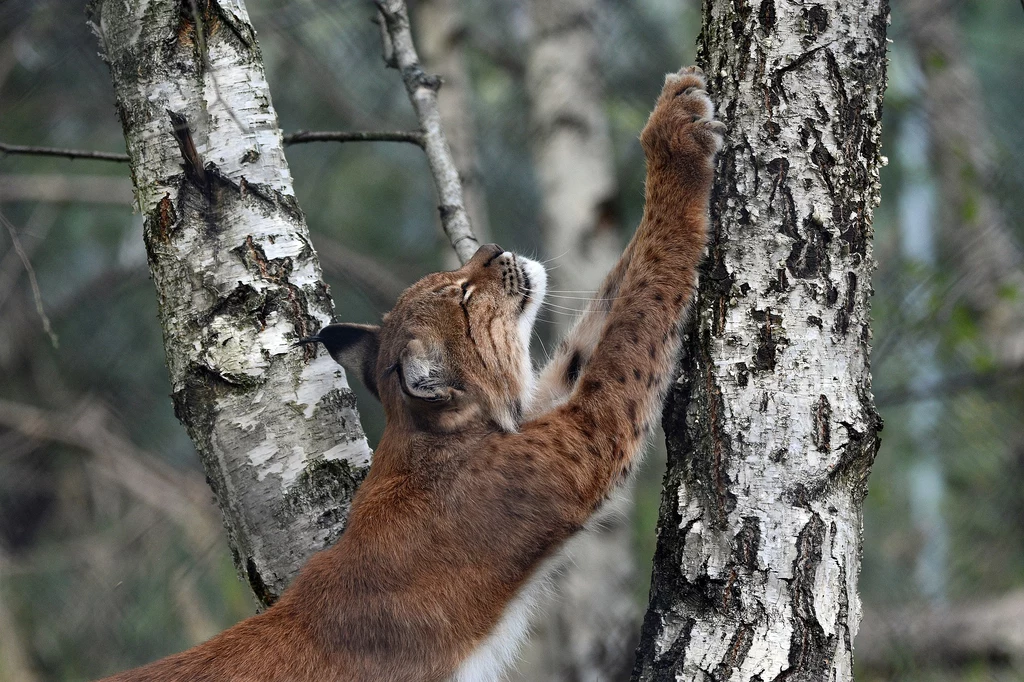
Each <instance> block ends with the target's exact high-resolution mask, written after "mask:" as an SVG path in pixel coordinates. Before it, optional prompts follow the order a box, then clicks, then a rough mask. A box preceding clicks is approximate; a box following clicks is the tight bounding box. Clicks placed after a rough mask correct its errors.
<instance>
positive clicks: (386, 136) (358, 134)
mask: <svg viewBox="0 0 1024 682" xmlns="http://www.w3.org/2000/svg"><path fill="white" fill-rule="evenodd" d="M307 142H410V143H412V144H414V145H416V146H418V147H424V148H425V144H424V139H423V133H421V132H419V131H416V130H394V131H392V130H379V131H378V130H348V131H336V130H323V131H306V130H300V131H298V132H295V133H288V134H287V135H285V136H284V143H285V145H293V144H305V143H307ZM0 154H10V155H12V156H15V155H19V156H56V157H60V158H65V159H72V160H74V159H87V160H91V161H113V162H115V163H128V161H129V159H128V155H127V154H119V153H117V152H98V151H93V150H90V149H63V148H60V147H39V146H35V145H23V144H8V143H6V142H0Z"/></svg>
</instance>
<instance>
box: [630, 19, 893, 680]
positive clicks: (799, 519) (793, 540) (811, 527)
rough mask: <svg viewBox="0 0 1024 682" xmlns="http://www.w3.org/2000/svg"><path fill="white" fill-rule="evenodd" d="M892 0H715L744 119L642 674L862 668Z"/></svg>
mask: <svg viewBox="0 0 1024 682" xmlns="http://www.w3.org/2000/svg"><path fill="white" fill-rule="evenodd" d="M887 22H888V6H887V3H886V1H885V0H853V1H849V0H821V1H820V2H817V3H815V4H813V5H806V4H797V3H789V2H779V1H778V0H761V1H760V2H751V1H750V0H737V1H735V2H733V1H729V2H727V1H725V0H706V2H705V4H704V26H703V30H702V33H701V38H700V40H699V55H700V61H701V63H702V65H703V66H704V67H705V69H706V71H707V72H708V74H709V81H710V83H711V93H712V97H713V98H714V99H715V100H716V102H717V103H718V105H719V111H720V113H719V117H720V118H721V120H722V121H724V122H726V123H727V125H729V128H730V134H729V140H728V141H727V143H726V148H725V149H724V150H723V151H722V152H721V154H720V155H719V160H718V176H717V184H716V188H715V191H714V194H713V196H712V202H711V214H712V224H713V234H712V236H711V241H710V244H709V256H708V258H707V259H706V262H705V264H704V268H703V271H702V277H701V282H700V289H699V293H698V298H697V300H696V301H695V303H694V308H693V311H692V315H691V318H690V321H689V323H688V325H687V340H686V342H685V343H684V357H683V358H682V360H681V377H680V379H679V380H678V382H677V383H676V385H675V386H674V387H673V388H672V390H671V392H670V394H669V400H668V405H667V407H666V410H665V413H664V426H665V432H666V435H667V444H668V452H669V466H668V472H667V474H666V479H665V488H664V492H663V498H662V507H661V518H660V521H659V530H658V532H659V537H658V550H657V553H656V555H655V565H654V574H653V583H652V589H651V599H650V607H649V610H648V612H647V615H646V617H645V622H644V628H643V632H642V634H641V643H640V646H639V648H638V651H637V660H636V664H635V668H634V673H633V679H634V680H644V681H649V680H732V681H734V682H736V681H741V680H763V681H767V680H808V681H811V680H814V681H819V680H831V681H836V682H844V681H848V680H852V679H853V677H852V676H853V670H852V667H853V651H852V649H853V647H852V642H853V640H854V637H855V636H856V633H857V627H858V623H859V621H860V613H861V606H860V599H859V597H858V594H857V577H858V574H859V571H860V553H861V525H862V502H863V498H864V495H865V494H866V490H867V488H866V483H867V476H868V473H869V471H870V467H871V463H872V461H873V458H874V455H875V452H876V451H877V448H878V436H877V433H878V430H879V429H880V427H881V424H880V421H879V419H878V416H877V414H876V412H875V409H874V406H873V401H872V396H871V382H870V373H869V365H868V356H869V343H870V339H871V329H870V318H869V297H870V294H871V284H870V278H871V273H872V269H873V259H872V253H871V239H872V229H871V217H872V209H873V207H874V206H875V205H876V204H877V201H878V165H879V159H880V156H879V126H880V120H881V103H882V93H883V91H884V86H885V32H886V25H887Z"/></svg>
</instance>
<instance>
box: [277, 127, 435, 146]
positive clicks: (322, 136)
mask: <svg viewBox="0 0 1024 682" xmlns="http://www.w3.org/2000/svg"><path fill="white" fill-rule="evenodd" d="M306 142H410V143H412V144H414V145H416V146H417V147H423V133H421V132H419V131H416V130H397V131H387V130H381V131H376V130H369V131H362V130H349V131H329V130H325V131H313V132H310V131H306V130H300V131H299V132H297V133H288V134H287V135H285V136H284V143H285V144H286V145H292V144H303V143H306Z"/></svg>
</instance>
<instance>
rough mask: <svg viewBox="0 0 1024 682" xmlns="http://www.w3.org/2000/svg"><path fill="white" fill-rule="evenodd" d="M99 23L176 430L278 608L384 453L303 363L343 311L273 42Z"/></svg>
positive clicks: (206, 16)
mask: <svg viewBox="0 0 1024 682" xmlns="http://www.w3.org/2000/svg"><path fill="white" fill-rule="evenodd" d="M90 18H91V21H92V23H93V26H94V29H95V31H96V33H97V35H98V37H99V39H100V42H101V45H102V49H103V52H104V57H105V59H106V61H107V63H108V64H109V66H110V70H111V75H112V78H113V84H114V91H115V95H116V106H117V113H118V116H119V118H120V120H121V123H122V126H123V128H124V134H125V141H126V143H127V148H128V154H129V156H130V159H131V171H132V179H133V182H134V186H135V203H136V206H137V208H138V210H139V211H140V212H141V213H142V214H143V216H144V218H145V242H146V249H147V252H148V255H149V265H150V272H151V274H152V277H153V282H154V284H155V285H156V290H157V297H158V302H159V317H160V323H161V326H162V327H163V333H164V345H165V348H166V352H167V364H168V367H169V369H170V375H171V385H172V390H173V396H172V397H173V400H174V407H175V413H176V414H177V416H178V418H179V419H180V420H181V421H182V423H183V424H184V425H185V427H186V429H187V430H188V433H189V435H190V436H191V438H192V440H193V442H194V443H195V445H196V449H197V450H198V451H199V455H200V457H201V458H202V461H203V465H204V467H205V469H206V475H207V480H208V481H209V483H210V485H211V487H212V488H213V490H214V492H215V493H216V496H217V501H218V503H219V505H220V508H221V510H222V511H223V513H224V520H225V525H226V527H227V530H228V537H229V541H230V544H231V548H232V553H233V555H234V558H235V564H236V566H237V567H238V570H239V572H240V573H241V574H242V575H243V577H244V578H245V579H246V580H247V581H248V583H249V585H250V586H251V587H252V589H253V591H254V592H255V594H256V596H257V598H258V599H259V600H260V601H261V602H262V603H263V604H267V603H270V602H272V601H273V600H274V599H275V598H276V597H277V596H278V595H279V594H280V593H281V591H282V590H283V589H284V587H285V586H286V584H287V583H288V581H289V580H290V578H291V577H292V576H293V575H294V574H295V572H296V571H297V570H298V568H299V567H300V566H301V565H302V564H303V563H304V562H305V560H306V559H307V558H308V557H309V556H310V555H311V554H312V553H314V552H316V551H318V550H321V549H323V548H325V547H327V546H329V545H330V544H332V543H333V542H334V540H335V539H336V538H337V537H338V536H339V535H340V534H341V531H342V530H343V527H344V522H345V519H346V517H347V514H348V508H349V502H350V499H351V496H352V494H353V492H354V491H355V489H356V487H357V485H358V484H359V482H360V481H361V480H362V478H363V476H364V475H365V472H366V469H367V467H368V465H369V460H370V449H369V447H368V445H367V442H366V439H365V437H364V436H363V432H362V428H361V426H360V424H359V419H358V414H357V412H356V408H355V398H354V396H353V395H352V392H351V391H350V390H349V388H348V384H347V383H346V379H345V375H344V373H343V371H342V370H341V369H340V368H339V367H338V366H337V365H336V364H335V363H334V361H332V360H331V359H330V357H328V355H327V354H326V353H319V354H318V353H317V352H316V351H315V349H313V348H312V347H307V348H306V349H296V348H293V347H292V344H293V343H294V342H295V341H296V340H297V339H299V338H301V337H303V336H307V335H309V334H312V333H315V332H316V330H318V329H319V328H320V327H322V326H323V325H325V324H327V323H329V322H330V321H331V319H332V315H333V310H332V303H331V299H330V295H329V292H328V289H327V286H326V285H325V284H324V282H323V280H322V278H321V273H320V265H319V263H318V261H317V257H316V253H315V252H314V250H313V247H312V245H311V243H310V239H309V233H308V231H307V229H306V225H305V221H304V218H303V216H302V212H301V211H300V209H299V206H298V204H297V203H296V201H295V195H294V192H293V190H292V179H291V175H290V173H289V170H288V164H287V161H286V159H285V156H284V151H283V147H282V138H281V132H280V130H279V129H278V124H277V115H276V113H275V111H274V108H273V105H272V104H271V99H270V91H269V88H268V85H267V81H266V79H265V77H264V72H263V65H262V58H261V55H260V50H259V46H258V45H257V43H256V35H255V31H254V30H253V27H252V25H251V23H250V21H249V17H248V13H247V10H246V8H245V3H244V2H243V0H219V1H218V0H204V1H203V2H198V3H194V4H193V3H192V2H191V0H94V2H93V3H92V4H91V6H90ZM197 18H198V19H199V21H198V22H197V21H196V19H197ZM197 23H198V25H197ZM204 49H205V55H204V54H203V53H202V51H203V50H204ZM172 119H174V120H176V121H179V124H178V125H177V126H175V125H174V124H172ZM176 128H177V130H176ZM176 136H177V140H176ZM183 157H185V158H184V159H183Z"/></svg>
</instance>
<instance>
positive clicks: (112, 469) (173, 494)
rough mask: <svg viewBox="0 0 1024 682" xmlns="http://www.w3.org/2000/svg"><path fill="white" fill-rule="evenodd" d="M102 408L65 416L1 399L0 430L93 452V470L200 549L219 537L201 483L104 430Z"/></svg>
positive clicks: (106, 419) (82, 405) (86, 402)
mask: <svg viewBox="0 0 1024 682" xmlns="http://www.w3.org/2000/svg"><path fill="white" fill-rule="evenodd" d="M111 420H112V417H111V415H110V413H109V412H108V411H107V409H106V407H104V406H103V404H102V403H101V402H99V401H97V400H95V399H91V398H83V399H82V400H80V401H79V403H78V404H77V405H76V406H75V407H74V408H73V409H71V410H70V411H68V412H61V413H56V412H51V411H49V410H44V409H41V408H38V407H35V406H32V405H25V404H22V403H17V402H12V401H9V400H0V426H3V427H6V428H9V429H12V430H14V431H17V432H19V433H21V434H22V435H24V436H26V437H28V438H31V439H34V440H42V441H51V442H56V443H63V444H65V445H70V446H72V447H75V448H79V449H82V450H85V451H86V452H90V453H92V456H93V458H94V464H95V465H96V467H97V471H98V472H99V473H101V474H102V475H104V476H105V477H107V478H109V479H111V480H112V481H115V482H116V483H118V484H119V485H121V486H122V487H123V488H124V489H125V490H126V491H127V492H129V493H131V494H132V495H133V496H134V497H136V498H138V499H139V500H140V501H142V502H144V503H145V504H146V505H147V506H149V507H152V508H153V509H156V510H159V511H160V512H162V513H163V514H165V515H166V516H167V517H168V518H170V519H173V520H174V521H175V522H176V523H178V524H179V525H180V526H181V528H182V529H183V530H184V531H185V532H186V534H187V535H188V536H189V537H190V538H191V539H192V540H193V541H194V542H195V543H196V545H197V546H200V547H203V546H206V545H208V544H209V543H210V542H211V540H212V539H214V538H218V537H220V536H221V528H220V523H219V519H218V518H217V514H216V511H215V510H214V508H213V506H212V505H211V504H210V493H209V489H208V488H207V487H206V484H205V483H204V481H203V479H202V478H201V477H200V476H198V475H195V474H188V473H185V472H180V471H178V470H176V469H174V468H172V467H170V466H168V465H166V464H164V463H163V462H161V461H160V460H158V459H157V458H156V457H155V456H153V455H150V454H148V453H143V452H142V451H141V450H140V449H139V448H138V447H136V446H135V444H134V443H132V442H131V441H130V440H128V439H127V438H126V437H125V436H123V435H121V434H119V433H117V432H116V431H115V430H114V429H112V428H111V427H110V426H109V423H110V422H111Z"/></svg>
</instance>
